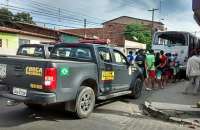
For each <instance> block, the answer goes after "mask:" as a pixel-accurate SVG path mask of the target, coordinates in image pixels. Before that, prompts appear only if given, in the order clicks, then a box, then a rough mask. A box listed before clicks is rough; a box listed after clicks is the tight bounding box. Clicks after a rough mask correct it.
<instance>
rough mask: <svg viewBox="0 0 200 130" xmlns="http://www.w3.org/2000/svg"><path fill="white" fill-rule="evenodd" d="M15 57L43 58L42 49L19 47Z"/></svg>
mask: <svg viewBox="0 0 200 130" xmlns="http://www.w3.org/2000/svg"><path fill="white" fill-rule="evenodd" d="M17 55H23V56H32V57H44V49H43V48H42V47H39V46H37V47H21V48H19V50H18V52H17Z"/></svg>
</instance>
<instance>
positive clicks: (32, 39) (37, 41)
mask: <svg viewBox="0 0 200 130" xmlns="http://www.w3.org/2000/svg"><path fill="white" fill-rule="evenodd" d="M18 38H19V42H20V39H21V40H28V41H30V43H29V44H40V43H41V42H55V40H53V39H48V38H39V37H34V36H28V35H21V34H19V35H18Z"/></svg>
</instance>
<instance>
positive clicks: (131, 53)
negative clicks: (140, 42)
mask: <svg viewBox="0 0 200 130" xmlns="http://www.w3.org/2000/svg"><path fill="white" fill-rule="evenodd" d="M127 58H128V62H129V63H132V62H133V52H132V51H129V54H128V56H127Z"/></svg>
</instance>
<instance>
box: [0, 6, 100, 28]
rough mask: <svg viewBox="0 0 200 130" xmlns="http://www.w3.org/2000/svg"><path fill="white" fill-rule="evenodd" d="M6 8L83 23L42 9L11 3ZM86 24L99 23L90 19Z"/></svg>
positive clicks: (80, 20)
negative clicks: (22, 6)
mask: <svg viewBox="0 0 200 130" xmlns="http://www.w3.org/2000/svg"><path fill="white" fill-rule="evenodd" d="M0 5H3V6H6V5H5V4H0ZM8 8H9V9H13V10H18V11H25V12H29V13H33V14H38V15H44V16H47V17H52V18H57V19H59V18H60V17H62V19H64V20H69V21H73V22H77V23H83V20H82V19H75V18H73V17H68V16H63V15H60V17H59V15H58V14H53V13H50V12H44V11H43V12H42V11H38V10H30V9H26V8H21V7H16V6H11V5H8ZM88 24H91V25H101V24H100V23H95V22H90V21H88Z"/></svg>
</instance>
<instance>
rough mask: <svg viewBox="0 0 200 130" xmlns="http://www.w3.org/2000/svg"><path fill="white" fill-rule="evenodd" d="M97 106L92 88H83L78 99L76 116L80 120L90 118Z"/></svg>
mask: <svg viewBox="0 0 200 130" xmlns="http://www.w3.org/2000/svg"><path fill="white" fill-rule="evenodd" d="M94 106H95V94H94V91H93V89H92V88H90V87H87V86H82V87H81V90H80V92H79V94H78V96H77V99H76V115H77V117H78V118H86V117H88V116H89V115H90V114H91V113H92V111H93V109H94Z"/></svg>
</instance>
